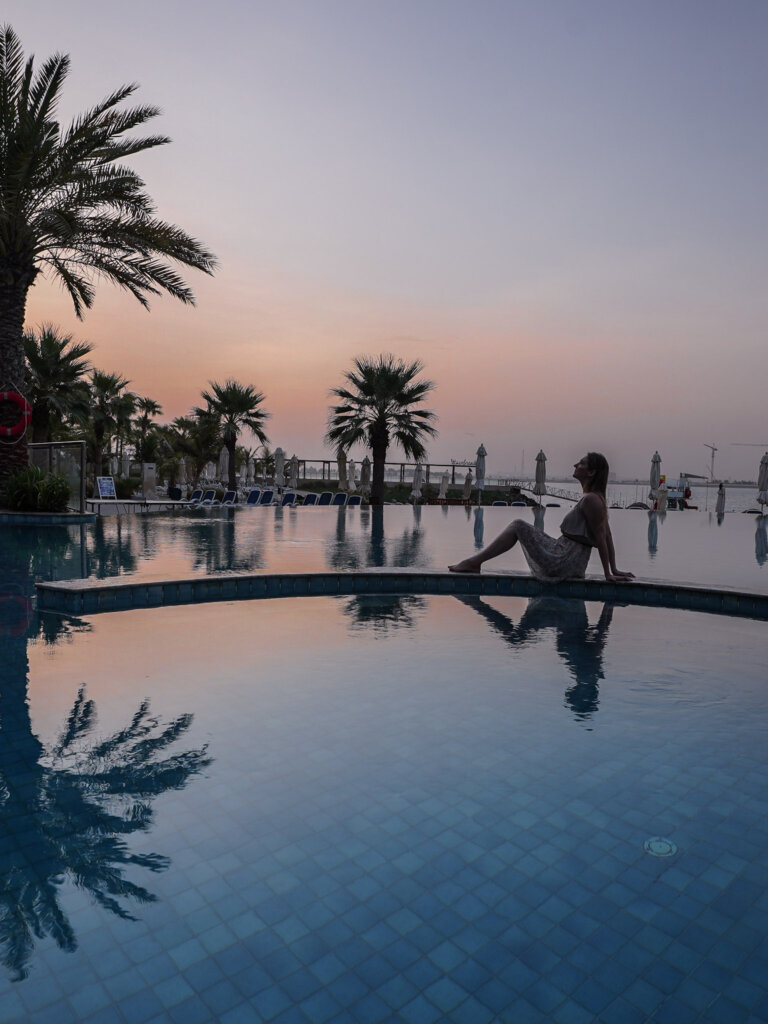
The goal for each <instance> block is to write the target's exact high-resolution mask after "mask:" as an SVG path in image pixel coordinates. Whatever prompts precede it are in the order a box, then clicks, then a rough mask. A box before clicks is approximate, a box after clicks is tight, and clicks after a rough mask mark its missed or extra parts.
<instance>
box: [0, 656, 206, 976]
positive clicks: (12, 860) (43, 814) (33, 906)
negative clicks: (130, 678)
mask: <svg viewBox="0 0 768 1024" xmlns="http://www.w3.org/2000/svg"><path fill="white" fill-rule="evenodd" d="M0 656H2V657H3V661H4V666H5V667H4V672H3V679H2V687H1V688H0V737H1V739H2V742H0V809H1V811H2V816H1V818H0V836H2V842H1V843H0V959H2V961H3V963H4V964H5V965H6V967H7V968H8V970H9V971H10V972H11V974H12V976H13V979H14V980H16V981H19V980H21V979H23V978H26V977H27V976H28V974H29V971H30V961H31V958H32V953H33V951H34V944H35V939H40V940H42V939H44V938H45V937H46V936H50V937H51V938H52V939H53V940H54V941H55V943H56V944H57V946H58V947H59V948H60V949H62V950H65V951H67V952H72V951H74V950H75V949H76V948H77V938H76V935H75V932H74V929H73V928H72V925H71V924H70V922H69V919H68V918H67V915H66V913H65V912H64V910H63V909H62V906H61V904H60V899H59V894H60V889H61V887H62V885H63V884H64V882H65V881H66V880H67V879H69V880H70V881H71V882H72V883H73V884H74V885H75V886H77V888H79V889H81V890H83V891H84V892H87V893H89V894H90V895H91V897H92V898H93V899H94V900H95V901H96V902H97V903H98V904H99V905H100V906H101V907H103V908H104V909H105V910H108V911H110V912H111V913H113V914H115V915H117V916H118V917H121V918H124V919H126V920H135V918H134V917H133V915H132V914H131V913H130V911H129V910H128V908H127V907H126V905H125V903H126V901H130V900H133V901H136V902H138V903H150V902H153V901H154V900H155V899H156V896H154V895H153V894H152V893H151V892H150V891H149V890H148V889H145V888H144V887H143V886H141V885H139V884H137V883H134V882H131V881H129V879H128V878H126V877H125V875H124V872H125V870H126V869H127V868H129V867H131V866H133V867H139V868H146V869H147V870H149V871H163V870H165V869H166V868H167V867H168V866H169V863H170V862H169V860H168V858H167V857H163V856H161V855H159V854H156V853H132V852H131V851H130V849H129V847H128V845H127V843H126V841H125V837H127V836H129V835H131V834H132V833H134V832H147V831H149V829H150V827H151V825H152V821H153V814H154V812H153V808H152V802H153V800H154V799H155V797H157V796H159V795H160V794H161V793H166V792H168V791H169V790H172V789H183V788H184V786H185V785H186V784H187V782H188V780H189V779H190V778H191V777H192V776H193V775H196V774H198V773H199V772H201V771H202V770H203V769H204V768H206V767H207V766H208V765H210V764H211V763H212V759H211V758H210V757H208V756H207V752H206V747H201V748H200V749H197V750H188V751H184V752H181V753H175V754H168V753H167V748H168V747H170V746H171V745H172V744H173V743H175V742H176V741H177V740H179V739H180V738H181V737H182V736H183V735H184V734H185V733H186V732H187V730H188V729H189V727H190V725H191V724H192V715H180V716H179V717H178V718H176V719H175V720H173V721H172V722H168V723H162V722H161V721H160V719H158V718H157V717H155V716H154V715H152V713H151V711H150V706H149V701H148V700H145V701H143V702H142V703H141V704H140V706H139V708H138V710H137V711H136V713H135V714H134V716H133V718H132V719H131V721H130V723H129V724H128V725H127V726H126V727H125V728H124V729H121V730H119V731H118V732H116V733H114V735H112V736H110V737H109V738H108V739H106V740H101V741H99V742H97V743H94V744H93V745H91V746H88V745H87V743H86V742H85V741H86V739H87V737H88V735H89V733H91V732H92V730H93V728H94V726H95V724H96V706H95V704H94V702H93V701H92V700H88V699H87V698H86V694H85V688H81V690H80V691H79V693H78V695H77V698H76V700H75V702H74V704H73V707H72V710H71V712H70V713H69V716H68V717H67V720H66V722H65V725H64V728H63V730H62V734H61V736H60V738H59V740H58V741H57V742H56V743H55V744H54V745H52V746H51V747H50V748H48V749H46V748H45V747H44V746H43V744H42V743H41V742H40V740H39V739H38V738H37V736H36V735H35V734H34V733H33V731H32V724H31V720H30V716H29V702H28V700H27V692H26V691H27V685H26V684H27V654H26V640H25V639H24V638H16V637H14V638H5V639H4V641H3V642H0Z"/></svg>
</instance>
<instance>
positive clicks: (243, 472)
mask: <svg viewBox="0 0 768 1024" xmlns="http://www.w3.org/2000/svg"><path fill="white" fill-rule="evenodd" d="M247 482H248V459H247V458H245V459H243V461H242V463H241V464H240V486H241V487H245V485H246V483H247Z"/></svg>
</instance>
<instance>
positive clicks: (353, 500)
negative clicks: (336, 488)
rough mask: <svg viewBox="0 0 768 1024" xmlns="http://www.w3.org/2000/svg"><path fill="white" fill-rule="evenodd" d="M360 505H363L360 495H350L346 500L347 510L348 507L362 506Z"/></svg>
mask: <svg viewBox="0 0 768 1024" xmlns="http://www.w3.org/2000/svg"><path fill="white" fill-rule="evenodd" d="M362 504H363V498H362V495H360V494H350V496H349V497H348V498H347V508H349V506H350V505H362Z"/></svg>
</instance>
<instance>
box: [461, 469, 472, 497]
mask: <svg viewBox="0 0 768 1024" xmlns="http://www.w3.org/2000/svg"><path fill="white" fill-rule="evenodd" d="M471 493H472V470H471V469H469V470H467V475H466V476H465V477H464V490H463V491H462V492H461V496H462V498H463V499H464V501H467V499H468V498H469V496H470V494H471Z"/></svg>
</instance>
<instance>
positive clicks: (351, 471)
mask: <svg viewBox="0 0 768 1024" xmlns="http://www.w3.org/2000/svg"><path fill="white" fill-rule="evenodd" d="M347 490H348V491H349V493H350V494H352V492H353V491H356V490H357V483H356V482H355V460H354V459H350V460H349V463H348V465H347Z"/></svg>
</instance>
